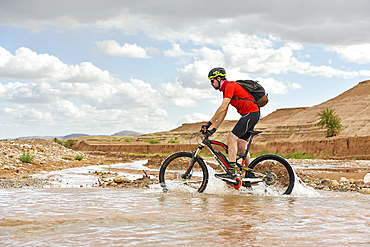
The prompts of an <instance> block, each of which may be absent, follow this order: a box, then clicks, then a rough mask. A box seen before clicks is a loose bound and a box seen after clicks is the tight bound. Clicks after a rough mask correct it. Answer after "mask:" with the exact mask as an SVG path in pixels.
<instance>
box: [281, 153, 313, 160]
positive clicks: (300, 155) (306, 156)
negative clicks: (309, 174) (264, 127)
mask: <svg viewBox="0 0 370 247" xmlns="http://www.w3.org/2000/svg"><path fill="white" fill-rule="evenodd" d="M285 158H290V159H314V158H315V157H314V156H313V155H311V154H308V153H303V152H301V151H295V152H294V153H291V154H287V155H285Z"/></svg>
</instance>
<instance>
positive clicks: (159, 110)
mask: <svg viewBox="0 0 370 247" xmlns="http://www.w3.org/2000/svg"><path fill="white" fill-rule="evenodd" d="M149 115H150V116H161V117H166V116H168V113H167V111H166V110H165V109H162V108H156V109H155V110H154V112H152V113H150V114H149Z"/></svg>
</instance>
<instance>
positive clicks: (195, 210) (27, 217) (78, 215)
mask: <svg viewBox="0 0 370 247" xmlns="http://www.w3.org/2000/svg"><path fill="white" fill-rule="evenodd" d="M141 164H142V163H140V162H135V163H132V164H129V165H130V166H131V168H132V167H136V168H137V169H138V171H140V170H141V169H143V167H142V166H141ZM119 165H122V164H117V165H116V166H119ZM126 165H127V164H126ZM113 166H115V165H112V167H113ZM110 168H111V167H109V168H107V167H106V166H105V167H104V166H102V167H100V169H103V170H104V169H110ZM88 169H95V170H96V169H97V167H96V166H95V167H94V168H91V167H90V168H89V167H87V168H85V170H84V169H82V168H74V169H68V170H64V171H58V172H54V173H52V174H44V176H45V175H47V176H50V175H52V176H55V177H58V181H59V184H58V183H56V184H55V186H51V187H50V188H42V189H37V188H34V189H32V188H28V189H0V198H1V199H0V210H1V216H0V246H228V245H233V246H324V245H329V246H370V195H364V194H360V193H352V192H346V193H343V192H322V191H320V192H317V191H314V190H313V189H311V188H309V187H306V186H305V185H303V184H300V183H298V185H296V186H295V188H294V190H293V193H292V195H289V196H277V195H274V194H273V193H269V192H266V191H265V190H264V189H259V188H255V189H254V190H253V191H252V192H250V191H246V190H239V191H236V190H234V189H230V188H227V186H225V184H224V183H222V182H221V181H219V180H217V179H214V178H213V176H210V183H209V186H208V187H207V189H206V191H205V193H202V194H199V193H194V192H192V191H188V190H184V189H181V188H179V189H178V190H175V191H172V192H170V193H163V192H162V190H161V188H160V186H159V185H152V186H151V188H150V189H146V190H145V189H117V188H104V189H103V188H95V187H91V186H92V185H93V184H94V183H95V182H96V181H95V180H96V178H94V177H93V176H92V175H87V174H88V172H87V171H88ZM138 174H142V173H140V172H138ZM131 176H132V175H131ZM138 176H139V175H138ZM77 180H78V181H77ZM81 181H83V182H84V183H85V184H84V185H83V187H81ZM89 185H90V186H89Z"/></svg>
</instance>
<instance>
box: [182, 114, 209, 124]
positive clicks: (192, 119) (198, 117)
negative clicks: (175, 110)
mask: <svg viewBox="0 0 370 247" xmlns="http://www.w3.org/2000/svg"><path fill="white" fill-rule="evenodd" d="M211 117H212V116H210V115H204V114H202V113H194V114H193V115H186V116H184V117H182V118H180V119H179V121H178V124H183V123H197V122H201V121H207V120H209V119H211Z"/></svg>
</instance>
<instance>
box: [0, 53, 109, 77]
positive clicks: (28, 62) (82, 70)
mask: <svg viewBox="0 0 370 247" xmlns="http://www.w3.org/2000/svg"><path fill="white" fill-rule="evenodd" d="M0 77H1V78H12V79H18V80H39V81H68V82H89V83H96V82H102V81H103V82H106V83H114V82H116V79H115V78H113V77H112V76H111V75H110V74H109V72H108V71H106V70H105V71H103V70H101V69H100V68H98V67H96V66H94V65H93V64H92V63H90V62H83V63H81V64H80V65H67V64H65V63H63V62H62V61H60V60H59V58H57V57H55V56H52V55H49V54H37V53H36V52H34V51H32V50H31V49H29V48H26V47H20V48H18V49H17V50H16V51H15V54H14V55H12V54H11V53H10V52H9V51H7V50H6V49H4V48H3V47H1V46H0Z"/></svg>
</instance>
